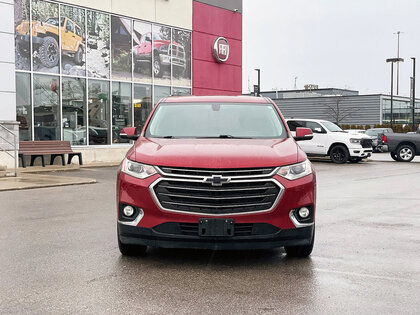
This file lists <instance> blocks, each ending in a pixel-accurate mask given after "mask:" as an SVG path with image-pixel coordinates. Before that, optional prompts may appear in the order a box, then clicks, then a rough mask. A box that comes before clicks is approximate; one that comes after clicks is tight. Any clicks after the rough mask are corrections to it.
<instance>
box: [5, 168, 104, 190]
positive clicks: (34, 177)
mask: <svg viewBox="0 0 420 315" xmlns="http://www.w3.org/2000/svg"><path fill="white" fill-rule="evenodd" d="M93 183H96V180H95V179H93V178H83V177H70V176H55V175H41V174H34V173H25V172H20V173H19V176H18V177H3V178H0V191H6V190H21V189H33V188H45V187H56V186H68V185H81V184H93Z"/></svg>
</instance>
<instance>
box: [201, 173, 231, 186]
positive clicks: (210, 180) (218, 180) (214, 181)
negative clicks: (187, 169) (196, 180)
mask: <svg viewBox="0 0 420 315" xmlns="http://www.w3.org/2000/svg"><path fill="white" fill-rule="evenodd" d="M203 182H204V183H207V184H211V185H212V186H222V185H223V184H227V183H229V182H230V177H223V176H221V175H213V176H212V177H206V178H205V179H204V181H203Z"/></svg>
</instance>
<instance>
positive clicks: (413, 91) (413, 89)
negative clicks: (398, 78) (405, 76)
mask: <svg viewBox="0 0 420 315" xmlns="http://www.w3.org/2000/svg"><path fill="white" fill-rule="evenodd" d="M411 59H412V60H413V76H412V77H411V93H410V94H411V106H413V108H412V111H413V121H412V125H411V131H415V129H416V122H415V121H414V118H415V108H416V58H415V57H411Z"/></svg>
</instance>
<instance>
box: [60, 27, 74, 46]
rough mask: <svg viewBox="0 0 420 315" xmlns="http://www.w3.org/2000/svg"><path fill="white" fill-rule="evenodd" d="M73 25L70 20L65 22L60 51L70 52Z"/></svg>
mask: <svg viewBox="0 0 420 315" xmlns="http://www.w3.org/2000/svg"><path fill="white" fill-rule="evenodd" d="M74 36H75V35H74V24H73V22H72V21H70V20H66V23H65V25H64V32H61V49H62V50H66V51H69V50H72V49H71V43H72V42H73V41H74V38H73V37H74Z"/></svg>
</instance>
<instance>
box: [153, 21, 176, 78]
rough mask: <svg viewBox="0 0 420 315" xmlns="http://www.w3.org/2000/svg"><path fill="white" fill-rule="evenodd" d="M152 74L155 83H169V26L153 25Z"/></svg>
mask: <svg viewBox="0 0 420 315" xmlns="http://www.w3.org/2000/svg"><path fill="white" fill-rule="evenodd" d="M152 31H153V75H154V82H155V83H156V84H163V85H170V84H171V50H170V46H171V28H170V27H167V26H160V25H154V26H153V30H152Z"/></svg>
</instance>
